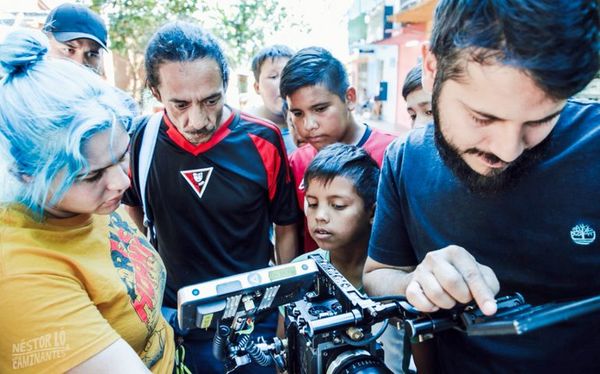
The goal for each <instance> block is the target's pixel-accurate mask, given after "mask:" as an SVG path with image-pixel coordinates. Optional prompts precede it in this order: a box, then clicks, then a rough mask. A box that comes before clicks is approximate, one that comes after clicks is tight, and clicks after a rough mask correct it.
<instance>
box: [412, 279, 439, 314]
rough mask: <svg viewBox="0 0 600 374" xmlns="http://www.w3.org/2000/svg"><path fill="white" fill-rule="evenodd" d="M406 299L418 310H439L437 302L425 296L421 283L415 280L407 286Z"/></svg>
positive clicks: (428, 311)
mask: <svg viewBox="0 0 600 374" xmlns="http://www.w3.org/2000/svg"><path fill="white" fill-rule="evenodd" d="M406 300H408V302H409V303H410V304H411V305H412V306H414V307H415V308H416V309H417V310H419V311H421V312H425V313H431V312H436V311H438V310H439V307H437V306H436V305H435V304H433V303H432V302H431V300H429V299H428V298H427V296H425V293H424V292H423V289H421V286H420V285H419V283H417V282H415V281H414V280H413V281H411V282H410V283H409V284H408V286H406Z"/></svg>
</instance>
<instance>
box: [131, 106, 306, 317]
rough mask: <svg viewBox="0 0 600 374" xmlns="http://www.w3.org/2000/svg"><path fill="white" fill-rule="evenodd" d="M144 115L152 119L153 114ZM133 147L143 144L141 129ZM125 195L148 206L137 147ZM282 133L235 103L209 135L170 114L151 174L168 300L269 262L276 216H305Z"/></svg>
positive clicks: (284, 221)
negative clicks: (197, 134)
mask: <svg viewBox="0 0 600 374" xmlns="http://www.w3.org/2000/svg"><path fill="white" fill-rule="evenodd" d="M142 122H147V119H145V120H143V121H142ZM144 126H145V123H142V124H141V126H139V128H138V130H137V131H136V134H135V135H134V137H133V142H134V144H133V146H132V149H134V150H139V148H140V144H141V138H142V136H140V134H143V127H144ZM132 160H133V161H132V174H133V176H132V187H131V188H130V190H129V191H127V193H126V194H125V198H124V201H123V202H124V203H125V204H127V205H131V206H141V205H142V200H141V197H140V191H139V185H138V176H137V175H136V172H137V165H138V159H137V155H134V156H133V157H132ZM295 199H296V196H295V191H294V182H293V176H292V174H291V172H290V168H289V165H288V160H287V155H286V153H285V147H284V145H283V140H282V138H281V133H280V132H279V129H277V127H276V126H275V125H273V124H271V123H269V122H266V121H264V120H262V119H258V118H256V117H253V116H250V115H247V114H245V113H240V112H238V111H235V110H232V114H231V116H230V118H229V119H228V120H227V121H226V122H225V123H224V124H223V125H221V127H220V128H219V129H218V130H217V131H216V132H215V134H214V135H213V137H212V138H211V139H210V141H208V142H207V143H202V144H199V145H197V146H194V145H192V144H191V143H189V142H188V141H187V140H186V139H185V138H184V137H183V136H182V135H181V134H180V133H179V132H178V131H177V130H176V128H175V127H174V126H173V124H172V123H171V122H170V120H169V118H168V117H167V115H165V116H164V117H163V120H162V123H161V125H160V130H159V133H158V137H157V141H156V145H155V149H154V153H153V156H152V162H151V164H150V170H149V172H148V178H147V182H146V203H147V206H148V217H150V219H151V220H152V222H153V223H154V227H155V230H156V238H157V244H158V250H159V253H160V254H161V256H162V259H163V261H164V263H165V266H166V268H167V287H166V291H165V305H166V306H170V307H176V305H177V290H178V289H179V288H181V287H183V286H188V285H190V284H193V283H198V282H204V281H207V280H211V279H214V278H219V277H223V276H228V275H232V274H236V273H241V272H246V271H250V270H254V269H259V268H262V267H266V266H267V265H268V262H269V259H270V257H271V253H272V251H273V245H272V243H271V241H270V239H269V230H270V227H271V226H272V224H273V223H275V224H278V225H288V224H292V223H296V222H297V221H298V220H299V218H300V217H301V212H300V211H299V209H298V204H297V202H296V200H295Z"/></svg>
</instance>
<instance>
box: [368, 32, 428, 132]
mask: <svg viewBox="0 0 600 374" xmlns="http://www.w3.org/2000/svg"><path fill="white" fill-rule="evenodd" d="M425 29H426V28H425V24H415V25H407V26H404V27H403V28H402V29H401V30H400V32H399V33H398V34H397V35H394V36H392V37H391V38H388V39H385V40H382V41H380V42H378V43H376V44H379V45H397V46H398V58H397V67H396V71H397V74H398V95H397V98H398V99H397V102H396V116H395V118H396V120H395V123H394V129H395V130H397V131H398V132H400V133H402V132H405V131H407V130H408V129H410V117H409V116H408V113H407V112H406V102H405V101H404V98H403V97H402V85H403V84H404V78H405V77H406V74H407V73H408V71H409V70H410V69H412V68H413V67H414V66H415V65H416V63H417V60H418V58H419V57H420V56H421V43H422V42H424V41H426V40H427V34H426V31H425ZM415 40H416V41H418V42H419V44H418V45H417V44H416V43H415V42H414V41H415ZM409 42H410V43H409ZM407 43H409V45H408V46H407V45H406V44H407Z"/></svg>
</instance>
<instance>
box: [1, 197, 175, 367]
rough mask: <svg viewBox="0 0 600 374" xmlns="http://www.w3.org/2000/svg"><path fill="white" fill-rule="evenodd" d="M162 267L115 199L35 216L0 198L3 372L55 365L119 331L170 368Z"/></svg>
mask: <svg viewBox="0 0 600 374" xmlns="http://www.w3.org/2000/svg"><path fill="white" fill-rule="evenodd" d="M165 277H166V272H165V269H164V266H163V263H162V261H161V259H160V257H159V256H158V253H157V252H156V251H155V250H154V249H153V248H152V247H151V246H150V244H149V243H148V241H147V240H146V239H145V238H144V237H143V236H142V235H141V234H140V233H139V232H137V230H135V229H133V223H131V222H130V221H129V219H128V218H127V214H126V213H125V211H124V210H122V209H119V210H117V211H116V212H114V213H112V214H110V215H107V216H96V215H94V216H89V215H79V216H76V217H71V218H65V219H52V218H48V219H45V220H44V221H43V222H39V221H38V220H36V219H34V218H33V217H32V216H31V215H30V213H29V212H28V210H27V209H25V208H23V207H21V206H12V207H8V208H6V207H0V301H1V302H0V331H2V337H1V338H0V373H13V372H14V373H62V372H65V371H68V370H69V369H72V368H73V367H75V366H77V365H79V364H81V363H82V362H85V361H86V360H88V359H90V358H91V357H93V356H94V355H96V354H98V353H99V352H101V351H103V350H104V349H106V348H107V347H108V346H110V345H111V344H112V343H114V342H115V341H116V340H117V339H119V338H121V339H123V340H125V341H126V342H127V344H129V345H130V346H131V347H132V348H133V350H134V351H135V352H137V354H138V355H139V357H140V359H141V360H142V361H143V362H144V363H145V364H146V366H147V367H148V368H150V369H151V370H152V371H153V372H154V373H169V372H171V371H172V368H173V357H174V349H175V347H174V339H173V331H172V329H171V327H170V326H169V325H168V324H167V323H166V321H165V320H164V318H163V317H162V315H161V311H160V306H161V304H162V295H163V291H164V285H165ZM111 364H112V363H111ZM114 364H116V365H118V363H114Z"/></svg>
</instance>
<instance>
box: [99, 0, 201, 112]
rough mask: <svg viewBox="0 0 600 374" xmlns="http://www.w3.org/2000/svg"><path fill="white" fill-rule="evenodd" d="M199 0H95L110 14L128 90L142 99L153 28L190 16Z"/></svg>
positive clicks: (114, 46)
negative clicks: (147, 52) (145, 56)
mask: <svg viewBox="0 0 600 374" xmlns="http://www.w3.org/2000/svg"><path fill="white" fill-rule="evenodd" d="M197 2H198V1H197V0H169V1H161V0H93V1H92V9H94V10H95V11H96V12H98V13H101V14H105V15H107V16H108V23H109V36H110V43H111V44H110V47H111V50H112V51H113V52H115V53H117V54H118V55H120V56H121V57H123V58H124V59H125V60H126V61H127V75H128V76H129V77H130V84H129V87H125V88H126V89H127V90H129V91H130V92H131V93H132V94H133V96H134V97H135V98H136V99H137V100H138V101H141V93H142V90H143V89H144V83H143V82H144V74H145V73H144V70H143V65H144V50H145V48H146V45H147V44H148V41H149V39H150V37H151V36H152V34H153V33H154V31H156V29H157V28H158V27H159V26H160V25H162V24H163V23H165V22H167V21H170V20H175V19H191V18H192V17H191V15H192V13H194V12H195V11H196V10H197Z"/></svg>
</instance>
